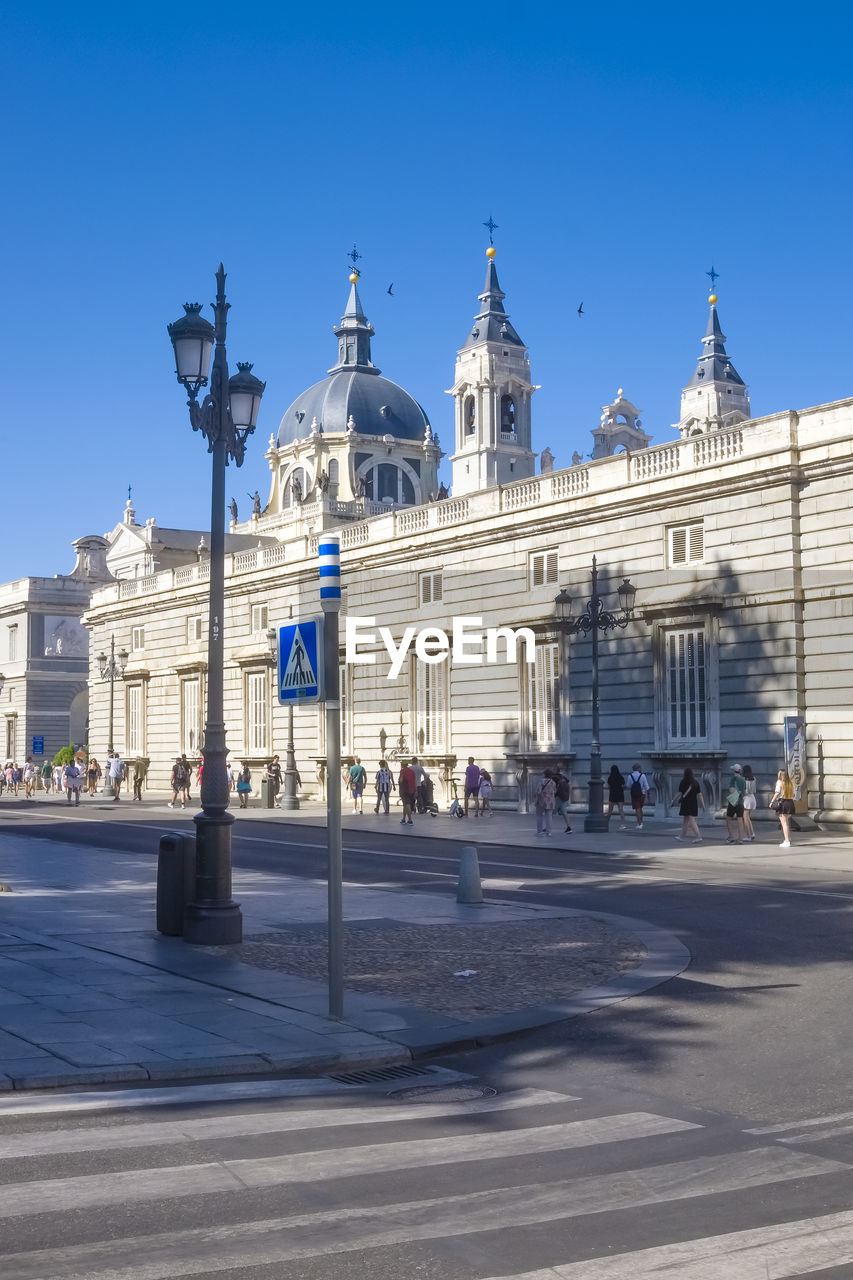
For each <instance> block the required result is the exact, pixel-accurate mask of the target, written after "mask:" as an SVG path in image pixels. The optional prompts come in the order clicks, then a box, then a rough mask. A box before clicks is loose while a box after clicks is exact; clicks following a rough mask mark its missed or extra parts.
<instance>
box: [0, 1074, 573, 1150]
mask: <svg viewBox="0 0 853 1280" xmlns="http://www.w3.org/2000/svg"><path fill="white" fill-rule="evenodd" d="M569 1101H575V1099H571V1098H569V1097H568V1096H567V1095H566V1094H563V1093H549V1092H548V1091H547V1090H544V1089H519V1090H518V1091H517V1092H515V1093H510V1094H502V1095H501V1096H500V1097H496V1098H481V1099H479V1100H476V1101H474V1102H448V1103H437V1102H427V1103H412V1104H411V1105H409V1106H404V1105H401V1104H399V1103H394V1102H390V1103H387V1104H386V1105H385V1106H382V1105H381V1104H380V1105H373V1106H361V1107H337V1108H328V1109H326V1110H323V1111H321V1110H317V1109H314V1110H304V1111H278V1110H276V1111H261V1112H257V1113H255V1112H252V1113H250V1114H247V1115H241V1114H237V1115H234V1116H221V1117H213V1116H211V1117H207V1118H205V1119H203V1120H163V1121H158V1122H155V1123H151V1122H148V1123H146V1124H128V1125H120V1126H112V1127H110V1128H100V1129H94V1128H93V1129H60V1130H56V1131H52V1132H50V1133H25V1134H21V1135H20V1136H18V1137H14V1136H13V1137H4V1138H3V1145H2V1148H0V1161H3V1160H12V1159H20V1158H28V1157H37V1156H50V1155H68V1154H70V1153H72V1152H75V1151H118V1150H126V1149H130V1148H138V1147H154V1146H167V1145H170V1144H172V1143H176V1142H188V1141H195V1142H204V1141H208V1140H214V1141H215V1140H218V1139H226V1138H247V1137H251V1136H252V1135H254V1134H260V1133H296V1132H299V1131H301V1130H304V1129H332V1128H338V1127H339V1126H340V1127H346V1126H352V1125H362V1124H388V1123H391V1122H395V1123H396V1122H402V1121H409V1120H431V1119H440V1118H441V1117H443V1116H453V1117H458V1116H461V1117H463V1118H466V1117H469V1116H471V1117H474V1116H478V1115H484V1114H492V1113H495V1112H497V1113H503V1112H508V1111H516V1110H518V1109H520V1108H526V1107H537V1106H552V1105H555V1104H558V1103H565V1102H569Z"/></svg>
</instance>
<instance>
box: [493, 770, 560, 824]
mask: <svg viewBox="0 0 853 1280" xmlns="http://www.w3.org/2000/svg"><path fill="white" fill-rule="evenodd" d="M478 798H479V801H480V813H481V814H482V815H483V817H484V818H485V816H486V814H488V815H489V817H490V818H493V817H494V816H495V811H494V809H493V808H492V775H491V774H490V773H489V771H488V769H481V770H480V794H479V797H478ZM568 830H571V828H568Z"/></svg>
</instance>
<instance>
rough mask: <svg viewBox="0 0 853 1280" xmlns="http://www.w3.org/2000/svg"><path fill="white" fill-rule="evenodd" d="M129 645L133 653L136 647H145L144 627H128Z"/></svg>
mask: <svg viewBox="0 0 853 1280" xmlns="http://www.w3.org/2000/svg"><path fill="white" fill-rule="evenodd" d="M130 647H131V650H132V651H133V652H134V653H135V652H136V650H137V649H144V648H145V628H144V627H131V628H130Z"/></svg>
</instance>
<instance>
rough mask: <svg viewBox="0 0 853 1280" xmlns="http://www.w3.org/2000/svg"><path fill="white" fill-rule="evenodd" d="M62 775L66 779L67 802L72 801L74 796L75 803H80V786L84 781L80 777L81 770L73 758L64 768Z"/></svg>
mask: <svg viewBox="0 0 853 1280" xmlns="http://www.w3.org/2000/svg"><path fill="white" fill-rule="evenodd" d="M62 776H63V778H64V779H65V802H66V804H70V803H71V797H72V796H73V797H74V803H75V805H78V804H79V803H80V786H79V784H80V783H81V782H82V781H83V779H82V778H81V777H80V770H79V769H78V768H77V766H76V764H75V763H74V761H73V760H69V762H68V764H67V765H66V766H65V768H64V769H63V770H62Z"/></svg>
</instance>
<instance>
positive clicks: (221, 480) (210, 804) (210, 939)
mask: <svg viewBox="0 0 853 1280" xmlns="http://www.w3.org/2000/svg"><path fill="white" fill-rule="evenodd" d="M229 306H230V303H228V302H226V301H225V271H224V269H223V266H222V263H221V262H220V264H219V270H218V271H217V273H216V302H215V303H213V315H214V320H215V324H211V323H210V322H209V321H208V320H205V319H204V317H203V316H202V315H201V314H200V312H201V304H200V303H198V302H187V303H185V304H184V312H185V315H183V316H181V318H180V320H176V321H175V323H174V324H170V325H169V337H170V338H171V340H172V346H173V347H174V349H175V372H176V374H177V378H178V382H180V383H182V384H183V385H184V386H185V387H186V389H187V391H188V392H189V397H190V398H189V400H188V401H187V404H188V406H189V411H190V422H191V424H192V429H193V431H200V432H201V433H202V435H203V436H204V437H205V439H206V440H207V442H208V452H209V453H211V454H213V480H212V486H211V504H210V604H209V626H208V649H207V717H206V722H205V727H204V773H203V775H202V780H201V807H202V812H201V813H199V814H196V816H195V818H194V819H193V821H194V822H195V824H196V872H195V893H194V900H193V901H192V902H191V903H189V904H188V905H187V908H186V912H185V915H184V939H185V941H187V942H196V943H201V944H203V945H206V946H210V945H218V944H221V943H229V942H240V940H241V939H242V936H243V919H242V915H241V913H240V908H239V906H238V904H237V903H236V902H234V901H233V899H232V897H231V824H232V823H233V821H234V818H233V815H232V814H230V813H229V812H228V798H229V796H228V779H227V774H226V759H227V754H228V753H227V750H226V746H225V720H224V710H223V679H224V660H223V648H222V630H223V616H222V615H223V609H224V601H225V467H226V465H227V463H228V459H229V458H232V459H233V460H234V462H235V463H236V465H237V466H238V467H239V466H242V463H243V457H244V454H245V449H246V440H247V438H248V437H249V436H250V435H251V434H252V432H253V431H254V429H255V425H256V423H257V420H258V409H259V407H260V403H261V396H262V395H263V392H264V387H265V386H266V383H264V382H261V381H260V379H259V378H256V377H255V376H254V375H253V374H252V371H251V370H252V366H251V365H250V364H238V365H237V370H238V371H237V373H235V374H234V375H233V376H232V377H231V378H229V377H228V362H227V358H226V354H225V330H226V317H227V314H228V308H229ZM211 355H213V372H212V374H211V383H210V391H209V392H208V393H207V395H206V396H205V398H204V400H203V402H202V403H201V404H200V405H199V403H198V399H197V397H198V392H199V388H200V387H204V386H206V385H207V377H208V370H209V369H210V358H211Z"/></svg>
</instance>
